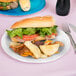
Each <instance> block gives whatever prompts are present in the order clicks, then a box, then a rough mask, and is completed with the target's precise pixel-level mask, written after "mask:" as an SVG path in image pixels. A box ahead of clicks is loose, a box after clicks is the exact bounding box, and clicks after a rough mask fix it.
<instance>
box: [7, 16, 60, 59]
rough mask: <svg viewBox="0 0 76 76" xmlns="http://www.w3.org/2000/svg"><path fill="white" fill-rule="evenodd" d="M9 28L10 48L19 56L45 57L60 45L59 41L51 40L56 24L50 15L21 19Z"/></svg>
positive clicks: (54, 34) (54, 35)
mask: <svg viewBox="0 0 76 76" xmlns="http://www.w3.org/2000/svg"><path fill="white" fill-rule="evenodd" d="M11 29H12V30H7V33H8V36H9V37H10V39H11V43H10V48H12V50H13V51H14V52H16V53H18V54H19V55H21V56H24V57H27V56H32V57H33V58H36V59H38V58H47V57H48V56H51V55H53V54H55V53H56V52H57V51H58V49H59V47H60V44H61V43H60V42H53V40H52V39H54V38H55V37H56V36H57V26H56V25H55V20H54V19H53V17H51V16H43V17H33V18H27V19H23V20H21V21H18V22H16V23H15V24H13V25H12V26H11ZM51 47H52V48H51Z"/></svg>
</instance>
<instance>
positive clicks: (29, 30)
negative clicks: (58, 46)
mask: <svg viewBox="0 0 76 76" xmlns="http://www.w3.org/2000/svg"><path fill="white" fill-rule="evenodd" d="M35 33H36V29H35V28H25V29H23V34H25V35H33V34H35Z"/></svg>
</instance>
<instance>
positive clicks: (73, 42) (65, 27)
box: [62, 23, 76, 53]
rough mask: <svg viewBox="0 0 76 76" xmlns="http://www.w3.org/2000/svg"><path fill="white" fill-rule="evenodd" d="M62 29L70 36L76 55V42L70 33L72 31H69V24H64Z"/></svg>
mask: <svg viewBox="0 0 76 76" xmlns="http://www.w3.org/2000/svg"><path fill="white" fill-rule="evenodd" d="M62 29H63V31H64V32H65V33H66V34H67V35H68V36H69V38H70V41H71V44H72V46H73V49H74V51H75V53H76V44H75V41H74V40H73V38H72V36H71V34H70V33H71V31H70V29H69V24H67V23H65V24H63V25H62Z"/></svg>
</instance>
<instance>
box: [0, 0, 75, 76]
mask: <svg viewBox="0 0 76 76" xmlns="http://www.w3.org/2000/svg"><path fill="white" fill-rule="evenodd" d="M55 5H56V0H46V6H45V8H44V9H43V10H41V11H40V12H38V13H35V14H32V15H27V16H20V17H14V16H6V15H1V14H0V76H76V54H75V53H74V51H73V48H72V46H71V47H70V49H69V52H68V53H67V54H66V55H65V56H63V57H62V58H60V59H58V60H56V61H53V62H49V63H46V64H28V63H23V62H20V61H17V60H15V59H13V58H11V57H9V56H8V55H7V54H6V53H5V52H4V51H3V49H2V47H1V37H2V35H3V33H4V32H5V30H6V28H9V27H10V26H11V25H12V24H13V23H15V22H16V21H19V20H21V19H24V18H28V17H34V16H44V15H52V16H53V17H54V18H55V20H56V24H58V25H59V26H60V27H61V25H62V23H64V22H68V23H72V24H74V25H76V0H71V11H70V13H69V15H68V16H65V17H62V16H58V15H57V14H56V13H55ZM72 36H73V38H74V40H76V34H75V32H73V31H72Z"/></svg>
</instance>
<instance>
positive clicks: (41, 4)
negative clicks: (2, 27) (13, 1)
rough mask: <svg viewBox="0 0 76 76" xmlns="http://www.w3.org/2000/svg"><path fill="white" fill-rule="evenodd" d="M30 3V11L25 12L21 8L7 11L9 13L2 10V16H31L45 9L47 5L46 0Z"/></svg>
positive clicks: (34, 0) (32, 0)
mask: <svg viewBox="0 0 76 76" xmlns="http://www.w3.org/2000/svg"><path fill="white" fill-rule="evenodd" d="M30 1H31V9H30V11H27V12H24V11H22V10H21V8H20V6H19V7H18V8H16V9H11V10H7V11H1V10H0V14H5V15H11V16H22V15H29V14H32V13H35V12H38V11H40V10H41V9H43V8H44V6H45V4H46V2H45V0H30Z"/></svg>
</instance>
